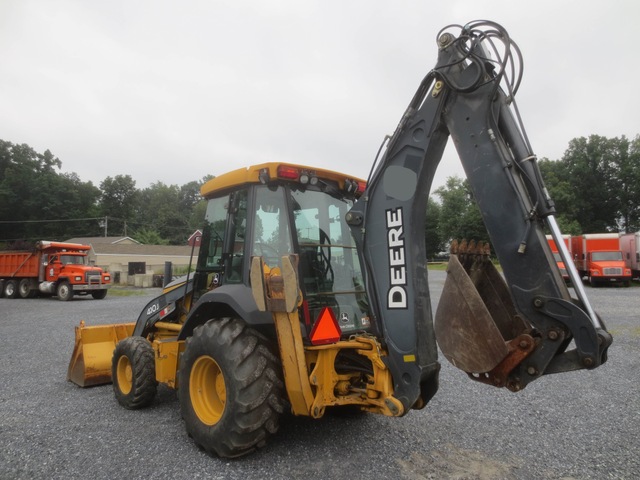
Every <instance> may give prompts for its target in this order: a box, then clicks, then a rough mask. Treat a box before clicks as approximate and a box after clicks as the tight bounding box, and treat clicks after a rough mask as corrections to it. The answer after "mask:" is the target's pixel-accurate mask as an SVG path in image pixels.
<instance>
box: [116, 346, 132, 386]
mask: <svg viewBox="0 0 640 480" xmlns="http://www.w3.org/2000/svg"><path fill="white" fill-rule="evenodd" d="M117 374H118V388H119V389H120V391H121V392H122V393H123V394H124V395H129V392H131V388H132V387H133V371H132V370H131V362H130V361H129V357H127V356H126V355H122V356H121V357H120V358H119V359H118V367H117Z"/></svg>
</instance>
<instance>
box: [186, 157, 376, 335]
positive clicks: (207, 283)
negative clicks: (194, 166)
mask: <svg viewBox="0 0 640 480" xmlns="http://www.w3.org/2000/svg"><path fill="white" fill-rule="evenodd" d="M364 186H365V182H364V181H363V180H359V179H350V178H348V177H345V176H343V175H340V174H337V173H335V172H330V171H324V170H317V169H308V168H305V167H300V166H292V165H288V164H265V165H261V166H257V167H250V168H249V169H242V170H239V171H235V172H231V173H229V174H226V175H224V176H221V177H216V178H215V179H213V180H211V181H210V182H208V183H207V184H205V186H203V189H202V190H203V195H204V196H205V197H206V198H208V204H207V211H206V215H205V219H206V222H205V226H204V229H203V236H202V242H201V246H200V254H199V258H198V265H197V273H198V274H197V275H196V278H195V289H194V294H195V297H196V298H195V299H196V300H197V298H199V297H200V296H202V295H203V294H204V293H206V292H207V291H209V290H211V289H215V288H218V287H221V286H223V285H234V284H236V285H244V286H246V287H247V288H248V289H249V288H250V284H249V269H250V263H251V257H253V256H261V257H262V258H263V259H264V261H265V263H266V264H267V265H269V266H270V267H275V266H281V258H282V257H283V256H285V255H290V254H292V253H295V254H297V255H298V257H299V267H298V277H299V281H300V288H301V290H302V294H303V298H304V303H303V306H302V308H301V311H300V318H301V319H302V320H303V322H304V324H305V326H306V328H307V332H306V333H307V334H308V333H309V332H310V330H311V328H312V327H313V324H314V323H315V322H316V320H317V319H318V318H319V316H320V314H321V312H322V310H323V308H324V307H330V309H331V311H332V313H333V314H334V316H335V318H336V320H337V322H338V324H339V326H340V329H341V331H342V334H343V336H344V335H347V336H348V335H349V334H352V333H355V332H361V331H367V330H368V329H369V326H370V320H369V315H370V314H369V307H368V301H367V296H366V293H365V289H364V280H363V272H362V268H361V264H360V260H359V257H358V252H357V249H356V244H355V242H354V240H353V238H352V236H351V232H350V229H349V226H348V225H347V223H346V222H345V215H346V213H347V212H348V211H349V210H350V209H351V207H352V206H353V202H354V200H355V199H356V198H357V197H358V196H359V195H360V194H361V193H362V192H363V191H364ZM247 295H251V293H250V291H249V290H248V291H247Z"/></svg>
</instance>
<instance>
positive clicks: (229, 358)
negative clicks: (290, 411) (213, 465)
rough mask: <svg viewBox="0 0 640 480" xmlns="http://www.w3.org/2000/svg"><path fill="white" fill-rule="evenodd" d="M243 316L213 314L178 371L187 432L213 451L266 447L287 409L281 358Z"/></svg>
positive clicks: (228, 453) (190, 342)
mask: <svg viewBox="0 0 640 480" xmlns="http://www.w3.org/2000/svg"><path fill="white" fill-rule="evenodd" d="M268 345H269V344H268V340H267V339H266V338H265V337H263V336H262V335H261V334H259V333H258V332H256V331H255V330H253V329H251V328H248V327H247V326H246V325H245V323H244V322H243V321H242V320H239V319H234V318H223V319H220V320H217V319H216V320H210V321H209V322H207V323H206V324H204V325H202V326H199V327H197V328H196V329H195V330H194V332H193V336H192V337H191V338H189V339H187V341H186V348H185V352H184V353H183V354H182V357H181V359H180V372H179V377H178V380H179V381H178V384H179V397H180V407H181V411H182V417H183V418H184V421H185V426H186V429H187V433H188V434H189V436H191V437H192V438H193V440H194V441H195V443H196V444H197V445H198V446H199V447H200V448H202V449H203V450H205V451H207V452H208V453H210V454H212V455H218V456H220V457H239V456H241V455H246V454H248V453H251V452H252V451H254V450H256V449H257V448H260V447H263V446H264V445H265V444H266V441H267V439H268V437H269V436H270V435H272V434H275V433H276V432H277V430H278V426H279V419H280V415H281V414H282V412H283V410H284V400H283V397H284V383H283V381H282V367H281V365H280V360H279V359H278V357H276V356H275V355H274V354H273V353H272V352H271V351H270V350H269V347H268Z"/></svg>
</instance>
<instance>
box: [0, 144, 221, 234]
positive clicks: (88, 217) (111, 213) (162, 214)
mask: <svg viewBox="0 0 640 480" xmlns="http://www.w3.org/2000/svg"><path fill="white" fill-rule="evenodd" d="M61 168H62V162H61V161H60V159H58V158H57V157H56V156H54V155H53V154H52V153H51V152H50V151H49V150H46V151H45V152H44V153H38V152H36V151H35V150H34V149H33V148H31V147H30V146H29V145H26V144H20V145H17V144H12V143H11V142H8V141H4V140H0V244H4V246H7V245H11V244H15V243H21V242H27V243H32V242H35V241H37V240H43V239H46V240H59V241H60V240H66V239H69V238H73V237H96V236H107V235H108V236H130V237H132V238H134V239H136V240H138V241H140V242H141V243H145V244H171V245H184V244H186V241H187V239H188V237H189V236H190V235H191V234H192V233H193V232H194V231H195V230H196V229H197V228H200V227H201V225H202V219H203V218H204V211H205V202H204V200H203V199H202V197H201V196H200V186H201V185H202V184H203V183H204V182H206V181H207V180H208V179H209V178H212V177H205V178H203V179H201V180H199V181H197V180H194V181H191V182H189V183H186V184H184V185H182V186H178V185H166V184H164V183H162V182H156V183H153V184H151V185H150V186H149V187H147V188H142V189H140V188H137V187H136V181H135V180H134V179H133V178H132V177H131V176H130V175H116V176H114V177H107V178H105V179H104V180H103V181H102V182H101V183H100V185H99V186H96V185H94V184H93V183H92V182H91V181H88V182H84V181H82V180H81V179H80V178H79V177H78V175H77V174H75V173H64V172H61V171H60V170H61Z"/></svg>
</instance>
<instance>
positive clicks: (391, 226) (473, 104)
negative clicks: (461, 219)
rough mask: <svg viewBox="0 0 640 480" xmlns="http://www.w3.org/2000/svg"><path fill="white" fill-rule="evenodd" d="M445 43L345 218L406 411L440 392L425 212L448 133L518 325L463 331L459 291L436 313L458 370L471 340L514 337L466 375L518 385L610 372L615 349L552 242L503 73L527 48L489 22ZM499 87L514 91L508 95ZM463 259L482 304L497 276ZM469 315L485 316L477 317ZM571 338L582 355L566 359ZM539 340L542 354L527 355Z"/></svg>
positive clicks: (546, 205)
mask: <svg viewBox="0 0 640 480" xmlns="http://www.w3.org/2000/svg"><path fill="white" fill-rule="evenodd" d="M497 42H501V43H502V45H503V58H498V59H495V60H494V59H492V58H491V56H490V55H489V53H488V52H498V51H499V49H498V48H496V46H495V43H497ZM438 44H439V55H438V61H437V64H436V66H435V68H434V69H433V70H432V71H431V72H430V73H429V74H428V75H427V77H426V78H425V80H424V81H423V82H422V84H421V85H420V87H419V89H418V91H417V92H416V94H415V96H414V98H413V100H412V102H411V104H410V105H409V107H408V108H407V111H406V113H405V115H404V116H403V118H402V120H401V121H400V124H399V125H398V127H397V129H396V131H395V133H394V134H393V136H392V137H391V139H390V140H389V142H388V145H387V148H386V151H385V153H384V155H383V157H382V159H381V160H380V162H379V164H378V165H377V167H376V168H375V170H374V171H373V172H372V174H371V176H370V179H369V182H368V186H367V190H366V191H365V193H364V195H363V196H362V197H361V199H360V200H358V202H357V203H356V204H355V205H354V207H353V209H352V210H351V211H350V212H349V214H348V217H347V221H348V223H349V224H350V227H351V230H352V234H353V235H354V237H355V239H356V243H357V244H358V247H359V250H360V251H361V255H362V261H363V263H364V265H365V266H366V285H367V291H368V293H369V296H370V299H371V301H372V309H373V311H374V315H375V325H376V326H377V328H378V329H379V330H380V333H381V334H382V335H383V336H384V339H385V341H386V346H387V348H388V350H389V358H388V362H389V366H390V369H391V371H392V375H393V378H394V379H395V385H394V388H395V395H396V397H397V398H399V399H400V400H401V401H402V403H403V404H404V406H405V408H406V409H408V408H410V407H412V406H414V404H417V405H420V404H422V403H423V401H426V400H428V398H429V396H430V394H431V392H433V391H434V388H435V377H436V375H435V372H437V358H436V347H435V334H434V328H433V326H432V312H431V308H430V299H429V290H428V284H427V270H426V255H425V247H424V231H425V228H424V227H425V218H424V212H425V210H426V204H427V198H428V194H429V190H430V187H431V182H432V180H433V176H434V173H435V171H436V168H437V166H438V163H439V162H440V159H441V158H442V154H443V151H444V147H445V145H446V143H447V140H448V137H449V136H451V138H452V140H453V143H454V145H455V147H456V150H457V152H458V155H459V157H460V160H461V162H462V165H463V168H464V170H465V173H466V175H467V179H468V181H469V184H470V186H471V189H472V192H473V196H474V198H475V200H476V201H477V203H478V205H479V207H480V211H481V212H482V216H483V219H484V223H485V225H486V228H487V231H488V233H489V236H490V240H491V244H492V246H493V249H494V250H495V253H496V255H497V257H498V259H499V261H500V265H501V266H502V269H503V274H504V278H505V280H506V284H505V285H504V286H503V285H499V284H498V282H502V280H501V278H500V276H499V275H497V276H495V277H490V278H491V279H492V280H490V281H489V282H490V284H489V285H488V286H489V287H491V288H490V290H497V291H501V290H505V291H506V292H507V293H506V294H504V295H498V297H496V298H500V299H501V300H500V302H502V306H501V307H500V310H505V309H507V310H508V309H511V308H513V309H514V310H513V311H514V313H513V318H512V321H511V322H512V324H513V325H512V327H513V326H515V327H513V328H511V330H513V332H512V334H511V335H505V333H504V330H505V328H506V329H507V330H508V329H509V326H508V325H507V326H506V327H504V326H503V327H504V328H498V329H495V328H494V327H493V326H492V325H491V324H490V323H491V322H490V319H491V314H490V315H489V316H488V317H487V318H489V320H487V321H485V322H483V321H477V320H473V321H470V322H463V323H464V325H465V326H466V328H471V329H472V330H473V329H476V331H475V332H473V331H471V332H470V331H466V332H459V331H458V330H459V327H460V326H461V325H462V323H456V318H459V316H460V312H454V311H452V309H455V308H465V307H464V306H462V305H463V304H464V303H465V302H466V300H464V298H463V297H465V296H468V295H466V292H462V293H460V292H461V291H460V290H458V293H454V294H453V297H452V298H451V299H450V301H449V302H448V303H447V302H444V304H443V305H444V306H443V305H441V307H443V310H442V311H440V308H439V312H438V315H437V316H436V332H439V331H441V332H447V331H448V332H453V333H452V334H453V337H452V338H450V339H449V341H448V342H447V341H446V339H445V342H444V343H445V344H448V345H450V346H451V348H453V351H444V348H443V345H442V342H441V339H440V334H438V342H439V343H441V345H440V346H441V348H443V352H444V353H445V356H446V357H447V358H448V359H450V360H452V361H454V363H456V361H455V359H456V358H457V357H460V356H461V355H464V354H465V352H464V350H467V349H468V348H469V347H473V342H481V343H482V345H483V346H482V348H486V344H487V343H496V342H497V343H500V342H504V346H503V347H501V348H499V349H497V350H496V351H503V354H500V356H496V355H497V354H496V355H494V356H493V362H492V363H491V365H493V367H492V369H491V370H490V371H469V372H467V373H469V374H470V375H472V376H473V377H474V378H476V379H478V380H481V381H487V383H492V384H495V385H499V386H507V387H509V388H510V389H512V390H519V389H521V388H523V387H525V386H526V385H527V383H529V382H531V381H533V380H534V379H535V378H538V377H539V376H541V375H543V374H544V373H551V372H557V371H565V370H570V369H579V368H593V367H596V366H598V365H600V364H601V363H603V362H604V361H605V360H606V350H607V348H608V346H609V344H610V343H611V337H610V335H609V334H608V333H607V332H606V331H605V330H604V329H603V327H602V323H601V321H600V320H599V319H598V318H597V316H596V315H595V314H591V316H590V312H592V309H591V307H590V306H589V305H588V301H587V300H586V295H584V294H583V292H582V293H581V298H580V299H579V300H575V299H572V298H571V295H570V293H569V291H568V289H567V287H566V286H565V283H564V281H563V280H562V278H561V276H560V274H559V272H558V270H557V267H556V263H555V261H554V259H553V256H552V254H551V252H550V250H549V247H548V244H547V241H546V239H545V235H544V227H545V222H548V221H549V219H550V221H551V222H552V223H553V224H554V225H555V221H554V220H553V217H552V215H553V213H555V208H554V206H553V202H552V201H551V199H550V197H549V195H548V193H547V191H546V189H545V187H544V185H543V183H542V180H541V176H540V172H539V169H538V166H537V163H536V157H535V155H534V154H533V152H532V151H531V149H530V147H529V146H528V140H527V138H526V136H525V134H524V128H523V127H522V126H521V125H519V124H518V122H517V121H516V118H517V113H516V114H514V113H512V112H513V107H514V98H513V95H514V94H515V90H516V89H517V82H516V83H515V85H512V84H509V82H508V79H507V78H506V74H505V72H506V71H508V68H507V65H508V64H509V62H510V61H511V60H512V58H511V53H512V52H513V51H514V50H515V51H516V52H517V47H515V45H514V44H513V43H512V42H511V40H510V39H509V37H508V35H507V33H506V31H504V29H502V28H501V27H499V26H498V25H496V24H493V23H490V22H474V23H472V24H468V25H467V26H465V27H462V28H461V30H460V34H459V36H458V37H455V36H453V35H452V34H451V33H443V34H442V35H440V36H439V37H438ZM494 56H495V55H494ZM501 84H502V85H506V92H505V91H504V90H503V88H502V86H501ZM427 221H428V219H427ZM460 253H461V254H463V255H464V256H465V258H466V260H465V261H466V266H465V267H464V270H465V271H466V272H467V274H469V275H470V276H471V277H472V278H471V279H472V281H471V283H470V284H469V285H473V286H474V287H475V290H477V291H478V292H475V293H474V295H478V296H480V297H481V299H483V298H482V297H483V296H486V293H485V292H484V291H486V290H487V288H485V287H484V286H483V285H482V282H485V283H486V282H487V281H488V280H487V278H488V277H487V276H486V275H484V276H483V275H482V274H481V273H482V270H486V269H487V268H488V267H486V262H487V253H486V252H485V251H475V250H474V251H472V250H465V251H463V252H460ZM474 258H475V260H474ZM483 259H484V260H483ZM472 270H473V272H476V273H473V272H472ZM450 280H451V275H450ZM448 284H449V285H447V286H445V292H444V293H443V298H446V297H447V291H446V290H449V291H451V290H452V289H453V288H454V287H451V286H450V285H451V282H450V281H448ZM483 300H484V299H483ZM505 302H512V305H507V304H506V303H505ZM442 303H443V302H442V301H441V304H442ZM485 303H486V302H485ZM458 306H461V307H458ZM486 308H487V309H488V310H489V312H490V311H491V309H492V308H493V307H492V306H491V305H489V304H487V306H486ZM470 315H472V316H474V317H475V316H476V315H478V314H477V312H476V311H474V310H470ZM523 320H524V322H523ZM448 323H450V324H449V326H448V327H447V324H448ZM501 332H502V333H501ZM500 335H501V336H500ZM520 335H526V338H525V337H522V338H521V337H520ZM509 336H511V338H508V337H509ZM474 337H475V340H474ZM494 337H495V338H494ZM572 338H573V339H574V340H575V343H576V347H577V348H576V350H575V351H573V352H566V351H565V350H566V348H567V346H568V345H569V343H570V340H571V339H572ZM516 339H519V340H518V341H517V342H515V343H516V344H515V345H514V341H515V340H516ZM518 344H522V345H526V347H527V348H525V347H518ZM530 344H531V345H533V348H528V347H529V345H530ZM478 349H480V347H478ZM518 352H519V353H518ZM500 357H501V358H500ZM515 358H518V360H517V361H516V360H514V359H515ZM494 364H495V365H494ZM493 369H496V370H495V372H493V373H492V370H493ZM501 378H502V379H504V380H505V381H504V382H503V381H501V380H500V379H501ZM501 383H503V384H504V385H500V384H501Z"/></svg>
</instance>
